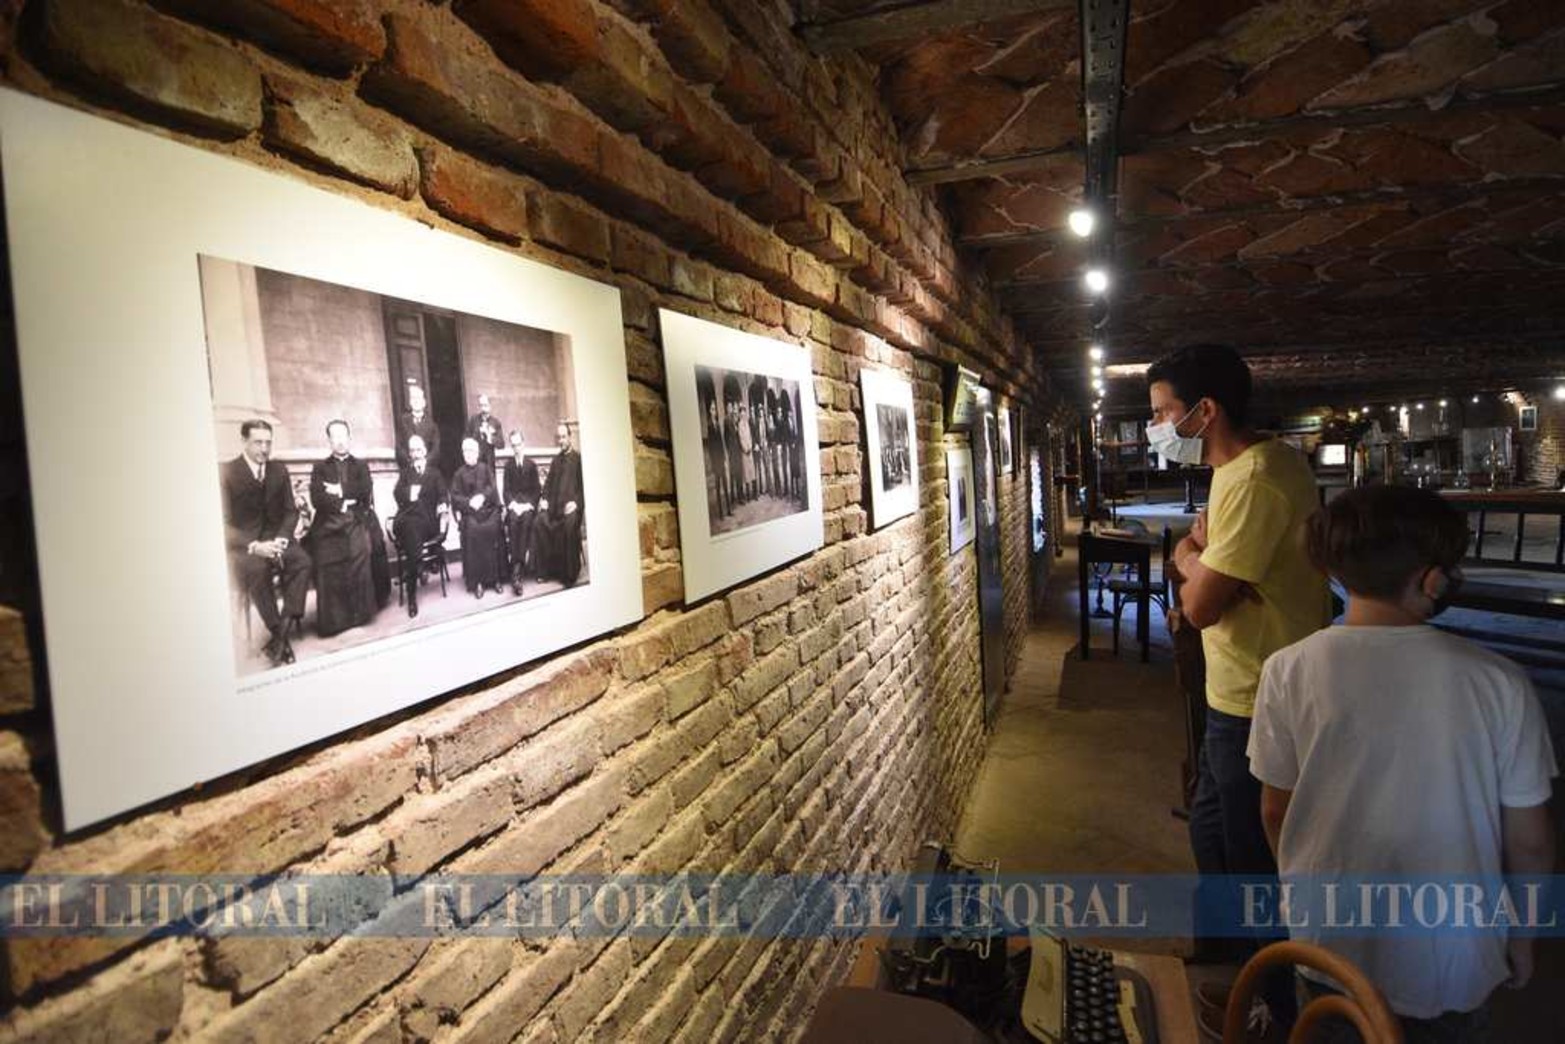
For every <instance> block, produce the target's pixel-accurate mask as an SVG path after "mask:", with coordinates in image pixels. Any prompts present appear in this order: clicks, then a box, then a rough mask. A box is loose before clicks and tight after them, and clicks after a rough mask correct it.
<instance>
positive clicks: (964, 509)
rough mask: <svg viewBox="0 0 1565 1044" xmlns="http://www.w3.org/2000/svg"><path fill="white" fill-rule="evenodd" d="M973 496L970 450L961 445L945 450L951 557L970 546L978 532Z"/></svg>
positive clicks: (971, 456)
mask: <svg viewBox="0 0 1565 1044" xmlns="http://www.w3.org/2000/svg"><path fill="white" fill-rule="evenodd" d="M974 493H975V490H974V489H973V455H972V451H970V450H969V449H968V448H967V447H965V446H963V447H962V448H960V449H948V450H946V500H947V513H948V514H949V515H950V522H951V525H950V529H951V553H952V554H956V553H957V552H958V551H960V550H962V548H964V547H966V546H967V545H968V544H971V543H972V542H973V537H974V536H975V535H976V534H977V532H978V527H977V520H976V518H975V509H976V502H975V500H974Z"/></svg>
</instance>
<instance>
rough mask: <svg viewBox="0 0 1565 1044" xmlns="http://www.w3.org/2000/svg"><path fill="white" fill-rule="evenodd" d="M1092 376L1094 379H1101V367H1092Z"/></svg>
mask: <svg viewBox="0 0 1565 1044" xmlns="http://www.w3.org/2000/svg"><path fill="white" fill-rule="evenodd" d="M1092 376H1094V377H1102V376H1103V367H1101V366H1094V367H1093V368H1092Z"/></svg>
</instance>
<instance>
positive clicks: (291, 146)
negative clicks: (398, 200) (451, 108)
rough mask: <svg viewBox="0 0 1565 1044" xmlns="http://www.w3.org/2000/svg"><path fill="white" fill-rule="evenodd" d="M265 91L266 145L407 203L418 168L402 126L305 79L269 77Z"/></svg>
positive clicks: (264, 132)
mask: <svg viewBox="0 0 1565 1044" xmlns="http://www.w3.org/2000/svg"><path fill="white" fill-rule="evenodd" d="M266 88H267V98H266V125H265V127H264V128H263V135H264V137H265V139H266V142H267V144H269V145H271V146H272V147H273V148H276V149H279V150H280V151H283V152H287V153H290V154H291V155H294V156H296V157H298V158H300V159H302V160H304V161H305V162H306V163H308V164H311V165H313V166H318V167H322V168H325V169H326V170H327V171H330V172H331V173H334V174H341V175H343V176H344V177H347V178H351V179H352V180H354V181H358V182H361V183H363V184H365V185H369V186H370V187H372V188H378V189H383V190H384V191H386V192H390V193H393V194H394V195H397V196H401V197H402V198H403V199H407V198H409V197H410V196H412V195H413V190H414V187H415V185H416V184H417V182H418V164H417V163H416V162H415V161H414V158H413V147H412V144H411V143H410V142H409V140H408V135H407V131H406V130H404V129H403V126H402V124H400V123H397V122H396V121H394V120H389V119H387V118H386V117H385V116H383V115H381V114H380V113H378V112H375V111H373V110H371V109H369V108H367V107H366V106H363V105H361V104H360V103H359V102H358V101H357V100H355V99H339V98H334V97H332V96H331V95H329V94H325V93H323V92H321V91H320V90H318V89H317V88H316V87H315V86H314V85H313V84H311V83H309V82H307V81H305V80H302V79H297V78H294V77H289V76H281V75H278V76H270V77H268V78H267V80H266Z"/></svg>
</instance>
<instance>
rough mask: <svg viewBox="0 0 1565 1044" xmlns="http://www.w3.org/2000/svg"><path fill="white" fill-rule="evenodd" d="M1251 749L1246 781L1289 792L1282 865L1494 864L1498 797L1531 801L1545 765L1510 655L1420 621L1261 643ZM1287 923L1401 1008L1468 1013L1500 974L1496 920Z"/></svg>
mask: <svg viewBox="0 0 1565 1044" xmlns="http://www.w3.org/2000/svg"><path fill="white" fill-rule="evenodd" d="M1249 755H1250V772H1251V773H1252V774H1253V775H1254V776H1255V777H1256V778H1257V779H1259V780H1260V781H1261V782H1262V783H1266V784H1268V785H1270V786H1273V787H1276V788H1278V789H1280V790H1291V791H1292V792H1293V797H1292V800H1291V801H1290V803H1289V805H1288V814H1287V818H1286V819H1285V820H1284V822H1283V829H1282V837H1281V839H1280V844H1279V851H1278V856H1279V858H1278V865H1279V870H1280V872H1281V874H1282V875H1283V876H1284V878H1287V877H1289V876H1294V875H1321V876H1327V877H1329V876H1331V875H1334V874H1341V875H1344V876H1347V875H1354V874H1365V875H1368V874H1374V875H1381V876H1393V875H1395V876H1407V877H1414V878H1416V877H1425V878H1427V877H1431V876H1435V875H1440V876H1446V875H1453V876H1454V875H1469V876H1484V877H1497V876H1498V875H1500V874H1501V873H1502V872H1503V869H1502V865H1501V864H1502V851H1501V837H1500V817H1501V812H1500V808H1501V806H1502V805H1505V806H1510V807H1513V808H1527V807H1531V806H1534V805H1541V804H1543V803H1544V802H1545V801H1547V800H1548V799H1549V791H1550V784H1549V780H1550V778H1551V777H1552V776H1554V775H1555V773H1556V769H1555V764H1554V752H1553V748H1552V746H1551V744H1550V742H1549V734H1548V729H1547V727H1546V725H1545V722H1544V717H1543V711H1542V708H1541V707H1540V706H1539V705H1538V700H1537V697H1536V696H1534V695H1533V691H1532V684H1531V682H1529V681H1528V678H1527V675H1526V674H1525V673H1524V672H1523V671H1522V669H1521V668H1520V667H1518V666H1517V665H1516V664H1515V663H1512V662H1511V661H1510V660H1507V659H1505V658H1504V657H1501V656H1498V655H1496V654H1494V653H1491V652H1489V651H1488V650H1487V649H1484V648H1482V647H1481V646H1478V645H1475V644H1473V643H1472V642H1468V641H1464V640H1463V639H1461V638H1457V637H1455V636H1454V635H1450V634H1447V633H1445V632H1443V631H1439V630H1436V629H1435V628H1433V627H1428V626H1416V627H1330V628H1327V629H1326V630H1324V631H1318V632H1316V633H1315V634H1313V635H1311V636H1310V637H1308V638H1306V639H1304V640H1303V641H1301V642H1297V643H1295V644H1294V645H1290V646H1288V647H1287V648H1284V649H1282V650H1280V651H1278V652H1277V653H1274V654H1273V655H1272V656H1271V657H1270V658H1269V659H1268V660H1267V661H1266V665H1265V667H1264V668H1263V669H1262V672H1261V684H1260V688H1259V691H1258V692H1257V694H1256V701H1255V719H1254V724H1253V725H1252V727H1251V731H1250V746H1249ZM1290 934H1291V935H1292V936H1293V937H1294V938H1296V939H1303V940H1306V941H1310V942H1316V943H1320V944H1322V945H1325V946H1327V947H1328V948H1330V949H1331V950H1333V951H1334V952H1336V953H1340V954H1342V955H1343V956H1344V957H1347V958H1348V959H1349V960H1351V961H1353V962H1354V963H1355V964H1357V965H1358V966H1359V967H1360V968H1361V969H1363V971H1364V972H1365V974H1367V975H1368V976H1369V977H1370V979H1371V981H1373V982H1374V983H1375V984H1376V985H1377V986H1379V987H1380V989H1381V990H1382V992H1384V993H1385V995H1386V999H1387V1000H1388V1001H1389V1002H1390V1004H1391V1007H1392V1008H1393V1010H1395V1011H1396V1012H1397V1013H1398V1014H1401V1015H1405V1016H1410V1017H1413V1018H1433V1017H1435V1016H1437V1015H1439V1014H1441V1013H1442V1012H1445V1011H1471V1010H1472V1009H1474V1008H1476V1007H1478V1006H1479V1005H1480V1004H1482V1003H1483V1002H1484V1000H1485V999H1486V998H1487V997H1488V996H1489V994H1490V992H1491V991H1493V989H1494V988H1495V986H1497V985H1499V983H1500V982H1502V981H1503V980H1504V979H1506V978H1507V976H1508V975H1509V972H1508V969H1507V966H1506V960H1505V940H1504V938H1503V937H1502V936H1501V935H1500V934H1499V933H1498V932H1488V933H1480V932H1472V931H1465V932H1464V931H1446V932H1438V931H1437V932H1421V933H1418V934H1405V933H1403V934H1379V935H1352V936H1350V935H1343V934H1324V935H1323V934H1322V933H1321V932H1320V931H1319V929H1318V926H1317V927H1313V928H1295V929H1292V930H1291V932H1290ZM1318 978H1320V977H1318Z"/></svg>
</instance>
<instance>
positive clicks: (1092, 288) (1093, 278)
mask: <svg viewBox="0 0 1565 1044" xmlns="http://www.w3.org/2000/svg"><path fill="white" fill-rule="evenodd" d="M1081 281H1082V283H1083V284H1084V285H1085V286H1086V287H1087V292H1088V293H1091V294H1102V293H1105V292H1107V290H1108V288H1109V274H1108V272H1107V271H1106V270H1104V269H1102V268H1089V269H1087V274H1086V275H1084V276H1082V279H1081Z"/></svg>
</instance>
